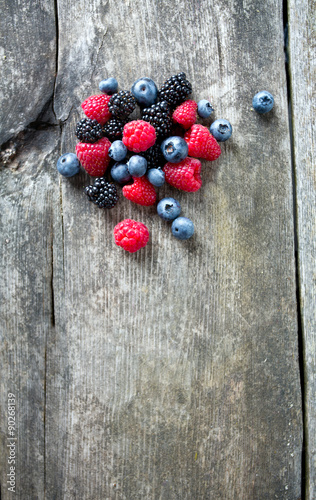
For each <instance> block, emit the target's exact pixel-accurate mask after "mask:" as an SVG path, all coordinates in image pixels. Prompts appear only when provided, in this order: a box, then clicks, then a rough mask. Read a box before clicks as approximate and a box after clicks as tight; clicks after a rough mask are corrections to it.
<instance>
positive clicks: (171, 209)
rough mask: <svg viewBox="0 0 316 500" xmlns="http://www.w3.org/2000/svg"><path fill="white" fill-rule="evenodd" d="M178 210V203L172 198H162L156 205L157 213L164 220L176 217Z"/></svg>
mask: <svg viewBox="0 0 316 500" xmlns="http://www.w3.org/2000/svg"><path fill="white" fill-rule="evenodd" d="M180 212H181V206H180V203H179V202H178V201H177V200H175V199H174V198H163V199H162V200H160V202H159V203H158V205H157V213H158V215H159V217H161V218H162V219H165V220H174V219H176V217H179V215H180ZM182 218H183V217H182Z"/></svg>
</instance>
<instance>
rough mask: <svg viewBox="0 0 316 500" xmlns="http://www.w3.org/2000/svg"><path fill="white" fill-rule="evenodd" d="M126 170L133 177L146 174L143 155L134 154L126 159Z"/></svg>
mask: <svg viewBox="0 0 316 500" xmlns="http://www.w3.org/2000/svg"><path fill="white" fill-rule="evenodd" d="M127 167H128V171H129V173H130V174H131V175H132V176H133V177H142V176H143V175H145V174H146V170H147V160H146V158H144V157H143V156H139V155H134V156H131V158H130V159H129V161H128V164H127Z"/></svg>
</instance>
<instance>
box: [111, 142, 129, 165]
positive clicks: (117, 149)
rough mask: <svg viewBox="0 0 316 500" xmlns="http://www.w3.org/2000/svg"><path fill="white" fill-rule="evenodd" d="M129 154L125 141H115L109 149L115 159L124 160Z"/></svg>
mask: <svg viewBox="0 0 316 500" xmlns="http://www.w3.org/2000/svg"><path fill="white" fill-rule="evenodd" d="M126 154H127V147H126V146H125V144H124V143H123V141H114V142H112V144H111V147H110V149H109V157H110V158H112V160H115V161H121V160H124V158H125V156H126Z"/></svg>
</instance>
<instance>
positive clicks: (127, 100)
mask: <svg viewBox="0 0 316 500" xmlns="http://www.w3.org/2000/svg"><path fill="white" fill-rule="evenodd" d="M135 108H136V100H135V97H134V96H133V94H132V93H131V92H129V91H128V90H121V91H120V92H118V93H117V94H113V95H112V97H111V99H110V100H109V110H110V111H111V113H112V115H113V116H115V117H116V118H120V119H121V120H125V119H126V118H127V117H128V116H129V115H130V114H131V113H132V112H133V111H134V109H135Z"/></svg>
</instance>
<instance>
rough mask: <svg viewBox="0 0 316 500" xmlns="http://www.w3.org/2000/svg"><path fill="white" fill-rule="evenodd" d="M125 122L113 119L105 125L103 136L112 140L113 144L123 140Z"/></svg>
mask: <svg viewBox="0 0 316 500" xmlns="http://www.w3.org/2000/svg"><path fill="white" fill-rule="evenodd" d="M124 125H125V121H123V120H119V119H118V118H111V119H110V120H109V121H108V122H106V124H105V125H103V128H102V130H103V135H105V137H107V138H108V139H110V141H111V142H113V141H116V140H117V139H121V138H122V135H123V128H124Z"/></svg>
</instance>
